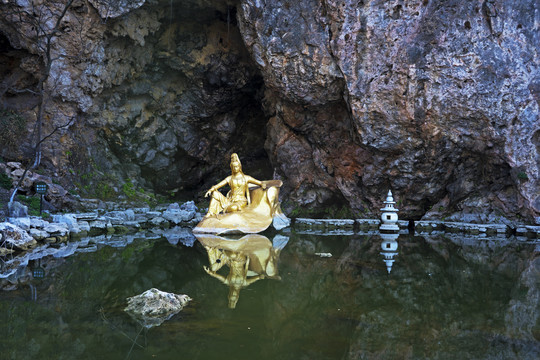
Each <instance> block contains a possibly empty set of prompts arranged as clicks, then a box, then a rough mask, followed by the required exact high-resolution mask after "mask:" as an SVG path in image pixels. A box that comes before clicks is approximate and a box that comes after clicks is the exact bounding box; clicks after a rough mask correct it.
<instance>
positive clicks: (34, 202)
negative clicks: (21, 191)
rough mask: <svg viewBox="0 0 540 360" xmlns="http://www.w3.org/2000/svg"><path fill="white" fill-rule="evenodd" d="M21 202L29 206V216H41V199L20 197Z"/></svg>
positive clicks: (38, 197)
mask: <svg viewBox="0 0 540 360" xmlns="http://www.w3.org/2000/svg"><path fill="white" fill-rule="evenodd" d="M19 200H20V201H21V202H22V203H24V204H25V205H26V206H28V215H32V216H39V206H40V203H41V197H40V196H39V195H36V196H24V195H19Z"/></svg>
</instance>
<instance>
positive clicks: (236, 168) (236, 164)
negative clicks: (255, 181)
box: [231, 153, 242, 174]
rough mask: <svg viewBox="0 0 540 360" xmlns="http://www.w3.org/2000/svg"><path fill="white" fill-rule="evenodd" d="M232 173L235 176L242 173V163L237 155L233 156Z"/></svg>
mask: <svg viewBox="0 0 540 360" xmlns="http://www.w3.org/2000/svg"><path fill="white" fill-rule="evenodd" d="M231 171H232V172H233V174H235V173H238V172H242V163H241V162H240V158H239V157H238V155H237V154H236V153H233V154H232V155H231Z"/></svg>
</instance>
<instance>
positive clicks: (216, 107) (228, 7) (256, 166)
mask: <svg viewBox="0 0 540 360" xmlns="http://www.w3.org/2000/svg"><path fill="white" fill-rule="evenodd" d="M5 3H6V1H4V2H3V3H2V4H1V5H0V12H1V13H2V15H3V16H2V17H1V18H2V20H1V22H0V29H1V31H0V32H1V34H2V36H0V38H1V39H0V40H2V41H1V45H2V47H3V50H6V51H4V54H3V55H2V56H1V57H0V60H1V61H2V62H3V63H4V64H9V66H7V67H6V69H7V70H6V71H4V72H3V76H2V85H3V87H2V89H5V90H2V99H3V102H4V105H5V106H8V107H11V108H14V107H18V109H19V111H21V112H23V113H25V115H26V116H27V117H28V118H29V119H31V118H32V114H33V113H35V99H32V97H31V96H28V95H24V94H22V93H20V92H19V91H18V90H20V89H22V88H24V87H28V86H29V84H31V83H32V81H34V82H35V81H37V80H35V78H34V80H32V79H33V78H32V76H34V77H36V76H37V74H38V72H39V65H40V60H39V59H38V56H37V55H39V54H40V50H39V49H38V48H37V47H36V46H35V42H32V41H31V39H30V40H29V39H27V38H25V37H24V36H22V35H21V34H25V33H29V32H30V31H31V29H30V28H27V27H26V25H25V24H20V23H17V19H15V18H13V17H9V16H7V15H6V14H8V13H9V11H10V9H12V8H13V4H14V3H15V2H14V1H7V3H8V4H5ZM27 3H28V2H21V1H19V2H17V4H18V5H17V6H16V8H17V9H23V10H25V11H26V10H28V9H29V7H28V6H29V5H28V4H27ZM28 11H29V10H28ZM538 13H539V9H538V4H537V2H536V1H534V0H525V1H511V0H508V1H499V0H486V1H457V0H456V1H442V0H418V1H400V0H396V1H387V2H377V1H367V0H365V1H358V0H357V1H354V0H350V1H349V0H346V1H339V2H338V1H333V0H324V1H315V0H302V1H288V0H266V1H255V0H242V1H230V2H222V1H217V0H191V1H182V2H179V1H157V0H150V1H136V2H125V1H124V2H122V1H105V0H94V1H90V2H88V3H87V2H84V1H75V2H74V4H73V5H72V7H71V8H70V9H69V11H68V13H67V16H66V18H65V22H66V26H65V27H64V28H63V32H62V33H61V35H59V36H58V37H57V39H56V40H55V42H54V51H55V52H56V54H64V55H66V56H62V57H60V58H59V59H58V60H56V61H55V62H54V66H53V68H52V71H51V77H50V79H49V89H50V91H51V94H52V95H53V96H52V102H51V106H50V107H49V108H48V109H49V110H48V111H49V114H50V116H49V117H50V119H51V123H50V124H49V126H52V125H51V124H55V123H57V124H61V123H62V122H63V121H64V122H65V119H64V118H65V117H69V116H76V117H77V121H76V122H75V123H74V124H73V125H72V126H71V127H70V129H67V130H63V131H60V132H59V133H58V136H57V138H56V139H55V141H51V142H49V143H48V145H47V152H46V155H47V156H46V158H47V159H48V161H49V163H50V167H51V168H54V169H56V171H57V172H58V173H59V175H61V176H64V177H65V178H66V179H71V180H75V178H76V174H75V175H73V174H71V173H70V172H69V170H68V169H77V170H78V171H82V169H86V171H87V172H88V171H90V174H93V173H95V177H96V178H98V177H101V178H103V175H105V174H107V176H108V177H109V179H108V181H109V183H111V184H115V183H116V184H119V183H122V182H125V181H127V180H128V179H129V180H131V181H132V182H134V183H136V184H140V185H141V186H146V187H152V188H154V189H155V190H158V191H164V190H166V191H168V190H178V189H180V190H190V191H193V190H196V189H200V188H201V186H202V187H206V186H207V185H209V183H210V182H213V181H214V180H216V179H217V178H220V177H223V176H225V175H226V171H227V168H228V167H227V159H228V155H229V154H230V153H231V152H233V151H236V152H238V153H239V154H240V156H241V158H242V159H243V160H244V170H245V171H246V172H247V173H249V174H252V175H254V176H256V177H269V176H271V175H272V169H273V172H274V176H276V177H280V178H282V179H283V180H284V182H285V184H286V185H285V187H284V189H283V191H282V194H283V195H284V199H285V200H286V201H285V210H286V211H290V210H292V209H294V208H295V207H299V206H300V207H305V208H309V207H313V208H321V207H325V206H327V205H329V204H338V205H340V206H341V205H346V206H350V207H351V208H352V209H354V210H355V211H356V210H358V211H363V212H365V213H377V212H378V208H379V207H380V205H381V201H382V198H383V196H384V194H385V193H386V191H387V189H388V188H391V189H392V190H393V192H394V194H395V197H396V198H397V200H398V201H399V204H398V208H400V210H401V213H400V216H401V217H402V218H414V219H417V218H420V217H435V216H447V217H448V218H454V219H463V220H480V221H496V220H497V219H498V218H499V217H504V216H506V217H510V218H512V217H514V218H515V217H516V216H518V215H519V216H521V217H525V218H527V219H528V220H530V221H534V219H538V218H539V217H540V195H539V193H540V192H539V189H540V183H539V181H540V180H539V166H540V121H539V120H538V119H539V117H538V115H539V112H540V111H539V99H540V97H539V94H538V91H539V88H540V77H539V76H538V73H539V72H538V64H539V61H538V48H537V46H535V44H538V43H539V40H540V39H539V35H538V29H537V27H538V22H539V20H538V15H537V14H538ZM13 24H15V25H17V27H16V28H13V26H12V25H13ZM68 30H69V31H68ZM67 55H70V56H67ZM23 96H26V98H24V99H25V100H24V101H23ZM59 110H61V111H59ZM30 123H31V122H29V126H30ZM263 144H264V147H263ZM19 150H21V151H22V150H24V149H19ZM13 154H17V153H16V151H15V150H10V151H9V152H8V151H7V150H2V154H1V155H2V156H3V157H5V158H12V157H14V155H13ZM270 164H271V166H270ZM90 177H91V176H90ZM537 221H538V220H537Z"/></svg>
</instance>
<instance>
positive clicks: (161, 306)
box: [124, 288, 192, 328]
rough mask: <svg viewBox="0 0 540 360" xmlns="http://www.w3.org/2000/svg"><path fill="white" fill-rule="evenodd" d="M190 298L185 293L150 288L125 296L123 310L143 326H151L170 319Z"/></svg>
mask: <svg viewBox="0 0 540 360" xmlns="http://www.w3.org/2000/svg"><path fill="white" fill-rule="evenodd" d="M191 300H192V299H191V298H190V297H189V296H187V295H177V294H172V293H167V292H164V291H161V290H158V289H156V288H152V289H150V290H146V291H145V292H143V293H142V294H140V295H136V296H132V297H129V298H127V302H128V306H127V307H126V308H125V309H124V311H126V312H127V313H128V314H129V315H130V316H131V317H133V318H134V319H135V320H137V321H138V322H140V323H141V324H142V325H143V326H144V327H146V328H151V327H154V326H159V325H161V324H162V323H163V322H164V321H165V320H168V319H170V318H171V317H172V316H173V315H175V314H177V313H178V312H179V311H180V310H182V309H183V308H184V306H185V305H187V303H188V302H189V301H191Z"/></svg>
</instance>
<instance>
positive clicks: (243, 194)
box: [193, 154, 289, 234]
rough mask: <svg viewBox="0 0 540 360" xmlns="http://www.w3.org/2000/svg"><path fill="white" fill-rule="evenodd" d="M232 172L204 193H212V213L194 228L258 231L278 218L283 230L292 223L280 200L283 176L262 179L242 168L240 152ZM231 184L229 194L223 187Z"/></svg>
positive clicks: (233, 158) (197, 230) (234, 158)
mask: <svg viewBox="0 0 540 360" xmlns="http://www.w3.org/2000/svg"><path fill="white" fill-rule="evenodd" d="M230 165H231V172H232V174H231V175H230V176H227V177H226V178H225V179H223V180H222V181H221V182H219V183H218V184H216V185H214V186H212V187H211V188H210V189H209V190H208V191H207V192H206V194H205V195H204V196H205V197H208V196H210V197H211V198H210V205H209V207H208V213H207V214H206V215H205V216H204V218H203V220H202V221H201V222H200V223H199V224H197V226H196V227H195V228H194V229H193V232H194V233H211V234H224V233H246V234H247V233H258V232H261V231H264V230H266V228H268V226H270V224H271V223H272V221H274V226H275V227H276V228H277V229H278V230H279V229H281V228H283V227H286V226H288V225H289V220H288V219H287V217H286V216H285V215H284V214H283V213H282V212H281V207H280V204H279V200H278V195H279V188H280V187H281V185H282V184H283V183H282V182H281V180H269V181H260V180H257V179H255V178H253V177H251V176H249V175H246V174H244V172H243V171H242V163H241V162H240V159H239V158H238V155H237V154H232V155H231V164H230ZM226 185H228V186H229V188H230V191H229V192H228V193H227V196H225V195H223V194H222V193H221V192H220V191H219V189H220V188H222V187H224V186H226Z"/></svg>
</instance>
